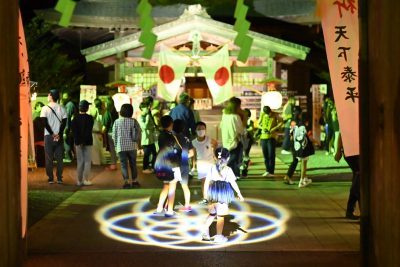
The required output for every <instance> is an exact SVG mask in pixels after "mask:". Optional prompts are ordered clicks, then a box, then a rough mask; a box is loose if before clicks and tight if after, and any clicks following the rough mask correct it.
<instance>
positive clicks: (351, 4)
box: [318, 0, 360, 156]
mask: <svg viewBox="0 0 400 267" xmlns="http://www.w3.org/2000/svg"><path fill="white" fill-rule="evenodd" d="M318 11H319V15H320V17H321V23H322V28H323V31H324V39H325V47H326V54H327V57H328V64H329V72H330V76H331V82H332V89H333V96H334V99H335V104H336V109H337V113H338V118H339V126H340V132H341V135H342V140H343V147H344V152H345V154H346V156H352V155H358V154H359V153H360V148H359V127H358V125H359V115H358V113H359V111H358V110H359V108H358V105H359V94H358V92H359V91H358V90H359V87H358V86H359V85H358V76H359V74H358V56H359V25H358V0H319V1H318Z"/></svg>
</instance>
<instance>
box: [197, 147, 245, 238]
mask: <svg viewBox="0 0 400 267" xmlns="http://www.w3.org/2000/svg"><path fill="white" fill-rule="evenodd" d="M229 156H230V154H229V150H228V149H226V148H222V147H220V148H217V149H216V150H215V157H216V164H215V165H214V166H212V168H211V169H210V171H209V173H208V174H207V176H206V180H205V183H204V197H205V199H207V201H208V203H209V204H208V212H209V215H208V217H207V219H206V222H205V228H204V231H203V233H202V239H203V240H205V241H210V240H213V241H214V243H225V242H227V241H228V238H227V237H225V236H223V235H222V230H223V228H224V216H226V215H228V213H229V208H228V205H229V203H231V202H232V201H233V200H234V198H235V195H234V192H233V191H235V192H236V194H237V196H238V198H239V200H240V201H243V200H244V199H243V196H242V194H241V193H240V190H239V187H238V185H237V183H236V176H235V174H234V173H233V171H232V169H231V168H230V167H229V166H228V165H227V164H228V160H229ZM215 217H217V227H216V230H217V234H216V235H215V236H214V237H213V238H210V234H209V228H210V225H211V224H212V222H213V221H214V219H215Z"/></svg>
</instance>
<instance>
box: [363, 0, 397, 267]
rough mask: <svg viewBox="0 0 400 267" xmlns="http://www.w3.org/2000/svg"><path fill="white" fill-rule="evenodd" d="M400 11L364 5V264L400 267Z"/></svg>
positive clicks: (375, 1) (387, 0)
mask: <svg viewBox="0 0 400 267" xmlns="http://www.w3.org/2000/svg"><path fill="white" fill-rule="evenodd" d="M399 13H400V2H399V1H393V0H361V1H360V14H361V16H360V18H361V20H360V25H361V28H360V30H361V31H360V36H361V46H360V49H361V50H360V125H361V130H360V137H361V198H362V203H361V209H362V220H361V253H362V263H361V266H400V253H399V251H400V48H399V44H400V30H399V27H398V26H399V25H400V16H399Z"/></svg>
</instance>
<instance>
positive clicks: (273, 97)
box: [261, 78, 282, 109]
mask: <svg viewBox="0 0 400 267" xmlns="http://www.w3.org/2000/svg"><path fill="white" fill-rule="evenodd" d="M265 83H266V84H267V92H266V93H264V94H263V95H262V97H261V108H263V107H264V106H269V107H270V108H271V109H278V108H280V107H281V106H282V94H281V93H280V92H279V91H277V90H276V87H275V86H276V85H277V84H281V83H282V80H279V79H276V78H270V79H267V80H265Z"/></svg>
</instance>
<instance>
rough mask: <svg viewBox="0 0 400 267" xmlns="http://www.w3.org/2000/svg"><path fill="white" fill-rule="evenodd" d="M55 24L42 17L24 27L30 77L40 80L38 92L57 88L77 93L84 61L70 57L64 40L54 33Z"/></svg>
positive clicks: (38, 81)
mask: <svg viewBox="0 0 400 267" xmlns="http://www.w3.org/2000/svg"><path fill="white" fill-rule="evenodd" d="M54 27H55V26H54V25H51V24H49V23H47V22H45V21H44V20H43V19H41V18H40V17H35V18H33V19H32V20H31V21H30V22H29V24H28V25H26V26H25V38H26V44H27V50H28V59H29V76H30V79H31V80H32V81H35V82H37V83H38V87H37V88H38V93H46V92H48V90H49V89H51V88H56V89H59V90H61V91H68V92H69V93H70V94H74V93H76V92H78V91H79V85H80V84H81V82H82V80H83V77H84V75H83V72H82V70H81V63H80V62H79V60H77V59H73V58H71V56H69V55H68V53H67V52H66V50H65V48H64V45H63V43H62V42H61V41H60V40H58V38H57V37H56V36H55V35H54V34H52V33H51V30H52V29H53V28H54Z"/></svg>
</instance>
